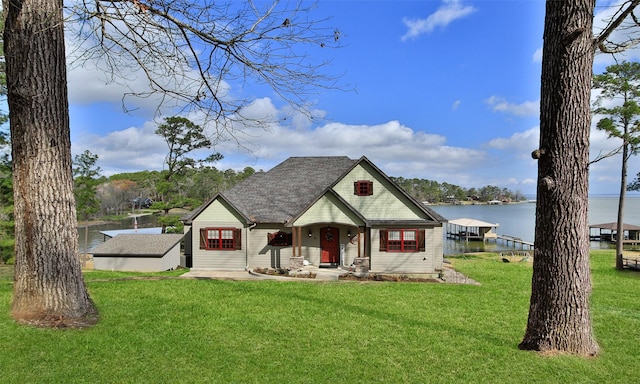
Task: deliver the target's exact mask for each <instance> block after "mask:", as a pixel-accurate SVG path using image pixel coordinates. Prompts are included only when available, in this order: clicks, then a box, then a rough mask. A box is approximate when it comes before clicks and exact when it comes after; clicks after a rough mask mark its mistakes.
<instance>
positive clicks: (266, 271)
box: [253, 268, 316, 279]
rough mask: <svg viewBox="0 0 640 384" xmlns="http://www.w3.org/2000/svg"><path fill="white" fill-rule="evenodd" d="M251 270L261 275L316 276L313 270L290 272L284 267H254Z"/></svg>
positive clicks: (312, 277) (313, 277)
mask: <svg viewBox="0 0 640 384" xmlns="http://www.w3.org/2000/svg"><path fill="white" fill-rule="evenodd" d="M253 272H255V273H260V274H262V275H269V276H280V277H295V278H298V279H315V278H316V274H315V273H313V272H291V271H290V270H288V269H284V268H255V269H254V270H253Z"/></svg>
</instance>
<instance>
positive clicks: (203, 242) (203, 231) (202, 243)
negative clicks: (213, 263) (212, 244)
mask: <svg viewBox="0 0 640 384" xmlns="http://www.w3.org/2000/svg"><path fill="white" fill-rule="evenodd" d="M200 249H207V228H200Z"/></svg>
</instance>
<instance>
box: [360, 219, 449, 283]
mask: <svg viewBox="0 0 640 384" xmlns="http://www.w3.org/2000/svg"><path fill="white" fill-rule="evenodd" d="M380 229H386V228H372V229H371V272H385V273H436V272H437V269H440V268H441V267H442V261H443V260H442V251H443V249H442V227H433V228H426V230H425V252H407V253H402V252H380V246H379V244H380Z"/></svg>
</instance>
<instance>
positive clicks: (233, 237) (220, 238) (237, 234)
mask: <svg viewBox="0 0 640 384" xmlns="http://www.w3.org/2000/svg"><path fill="white" fill-rule="evenodd" d="M200 249H208V250H236V249H242V232H241V230H240V229H237V228H201V229H200Z"/></svg>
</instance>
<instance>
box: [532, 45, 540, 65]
mask: <svg viewBox="0 0 640 384" xmlns="http://www.w3.org/2000/svg"><path fill="white" fill-rule="evenodd" d="M531 61H533V62H534V63H542V47H540V48H538V49H536V51H535V52H534V53H533V57H532V58H531Z"/></svg>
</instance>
